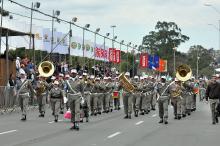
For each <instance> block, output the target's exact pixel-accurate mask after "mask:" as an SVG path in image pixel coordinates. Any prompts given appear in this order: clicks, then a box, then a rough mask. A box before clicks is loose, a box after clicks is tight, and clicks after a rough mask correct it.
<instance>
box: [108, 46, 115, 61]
mask: <svg viewBox="0 0 220 146" xmlns="http://www.w3.org/2000/svg"><path fill="white" fill-rule="evenodd" d="M109 62H116V49H115V48H109Z"/></svg>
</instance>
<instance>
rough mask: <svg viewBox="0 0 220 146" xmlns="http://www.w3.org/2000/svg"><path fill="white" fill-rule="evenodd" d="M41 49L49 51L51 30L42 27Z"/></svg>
mask: <svg viewBox="0 0 220 146" xmlns="http://www.w3.org/2000/svg"><path fill="white" fill-rule="evenodd" d="M43 51H47V52H48V53H49V52H51V32H50V29H49V28H44V29H43Z"/></svg>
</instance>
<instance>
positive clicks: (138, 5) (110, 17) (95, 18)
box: [4, 0, 220, 52]
mask: <svg viewBox="0 0 220 146" xmlns="http://www.w3.org/2000/svg"><path fill="white" fill-rule="evenodd" d="M14 1H16V2H18V3H21V4H23V5H26V6H28V7H30V6H31V1H30V0H14ZM33 2H36V1H33ZM38 2H40V3H41V6H40V8H39V10H40V11H43V12H45V13H48V14H52V11H53V10H60V12H61V13H60V16H59V17H60V18H62V19H65V20H69V21H71V19H72V18H73V17H77V18H78V21H77V22H76V24H78V25H81V26H84V25H85V24H87V23H89V24H90V25H91V27H90V28H89V29H91V30H93V31H94V30H95V29H96V28H100V29H101V30H100V34H103V35H105V34H106V33H107V32H110V33H111V35H112V34H113V29H112V28H111V27H110V26H112V25H116V28H115V35H116V36H118V38H117V40H118V41H121V40H125V43H128V42H132V44H134V45H141V43H142V38H143V36H145V35H147V34H148V33H149V32H150V31H153V30H154V27H155V25H156V23H157V22H158V21H167V22H175V23H176V24H177V25H178V26H179V27H180V28H181V30H182V34H184V35H187V36H189V37H190V40H189V41H187V42H185V43H183V44H181V45H180V46H179V47H178V48H177V50H178V51H181V52H187V51H188V49H189V48H190V46H192V45H202V46H203V47H205V48H214V49H215V50H217V49H220V47H219V45H220V38H219V25H220V24H219V20H220V0H38ZM204 4H211V6H209V7H208V6H205V5H204ZM4 9H6V10H8V11H10V12H14V13H19V14H22V15H27V16H30V10H27V9H24V8H21V7H20V6H17V5H15V4H13V3H11V2H8V0H4ZM33 17H36V18H42V19H49V18H48V17H45V16H43V15H40V14H37V13H36V12H34V13H33ZM5 19H8V18H5ZM10 21H13V22H14V23H16V22H24V23H29V22H30V19H29V18H23V17H20V16H17V15H13V20H10ZM33 24H34V25H37V26H43V27H49V28H50V27H51V22H49V21H46V22H45V21H38V20H33ZM6 25H7V24H6ZM54 25H55V27H56V28H57V30H59V31H62V32H68V30H69V25H68V24H64V23H57V22H56V23H55V24H54ZM27 26H28V25H27ZM72 28H73V35H77V36H82V30H81V29H79V28H76V27H72ZM85 39H90V40H94V34H92V33H89V32H86V33H85ZM97 42H100V43H101V42H103V38H101V37H97ZM107 44H109V45H110V44H111V42H110V41H107ZM115 46H116V47H119V45H118V44H116V45H115Z"/></svg>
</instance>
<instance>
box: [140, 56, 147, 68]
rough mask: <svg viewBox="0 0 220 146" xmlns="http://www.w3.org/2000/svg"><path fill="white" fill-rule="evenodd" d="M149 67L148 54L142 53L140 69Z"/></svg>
mask: <svg viewBox="0 0 220 146" xmlns="http://www.w3.org/2000/svg"><path fill="white" fill-rule="evenodd" d="M147 66H148V54H147V53H141V55H140V67H141V68H146V67H147Z"/></svg>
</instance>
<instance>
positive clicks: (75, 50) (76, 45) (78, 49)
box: [70, 36, 83, 57]
mask: <svg viewBox="0 0 220 146" xmlns="http://www.w3.org/2000/svg"><path fill="white" fill-rule="evenodd" d="M70 55H72V56H80V57H82V56H83V50H82V39H81V38H80V37H77V36H73V37H72V38H71V45H70Z"/></svg>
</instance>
